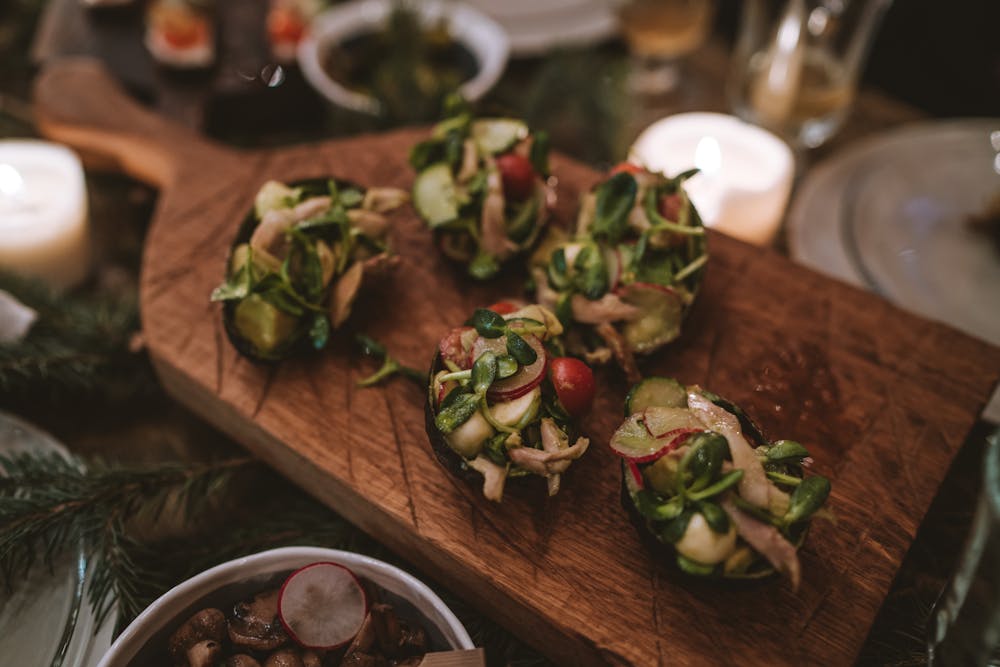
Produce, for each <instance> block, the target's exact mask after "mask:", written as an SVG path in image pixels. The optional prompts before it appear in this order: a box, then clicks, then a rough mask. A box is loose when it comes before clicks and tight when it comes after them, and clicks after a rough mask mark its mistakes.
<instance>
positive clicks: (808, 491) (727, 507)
mask: <svg viewBox="0 0 1000 667" xmlns="http://www.w3.org/2000/svg"><path fill="white" fill-rule="evenodd" d="M626 413H627V415H628V416H627V418H626V419H625V422H624V423H623V424H622V425H621V426H620V427H619V428H618V430H617V431H615V433H614V435H613V436H612V438H611V448H612V449H613V450H614V451H615V453H617V454H618V455H619V456H621V457H622V464H621V465H622V474H623V477H624V482H623V493H622V500H623V502H624V504H625V507H626V509H627V510H628V512H629V514H630V516H631V517H632V520H633V522H634V523H635V524H636V526H637V527H638V528H639V530H640V532H641V533H642V534H643V536H644V538H645V539H646V541H647V542H649V543H651V544H652V545H653V546H654V547H655V550H656V551H657V552H661V553H665V554H667V557H668V558H671V559H672V560H674V561H675V562H676V564H677V566H678V567H679V568H680V569H681V570H683V571H684V572H687V573H688V574H692V575H697V576H707V577H721V578H732V579H747V578H758V577H763V576H766V575H769V574H772V573H773V572H774V571H775V570H777V571H779V572H782V573H784V574H786V575H787V576H788V577H789V578H790V579H791V581H792V585H793V586H794V587H798V584H799V580H800V578H801V574H800V565H799V559H798V554H797V549H798V547H799V546H800V545H801V544H802V541H803V539H804V537H805V533H806V530H807V528H808V525H809V522H810V520H811V519H812V518H813V517H814V516H815V515H816V513H817V512H818V511H819V510H820V509H821V508H822V507H823V505H824V503H825V502H826V499H827V497H828V496H829V493H830V482H829V480H827V479H826V478H825V477H821V476H819V475H810V476H806V475H805V469H806V467H807V466H808V464H809V463H810V462H811V460H810V459H809V458H808V457H809V453H808V452H807V451H806V449H805V448H804V447H803V446H802V445H800V444H799V443H797V442H793V441H790V440H778V441H775V442H768V441H767V440H765V439H764V437H763V435H762V434H761V431H760V429H759V428H758V427H757V426H756V425H755V424H754V423H753V422H752V421H751V420H750V418H749V417H747V415H746V414H745V413H744V412H743V411H742V410H741V409H740V408H738V407H736V406H735V405H733V404H732V403H730V402H729V401H726V400H725V399H723V398H721V397H719V396H716V395H715V394H712V393H711V392H708V391H706V390H704V389H701V388H700V387H697V386H690V387H685V386H683V385H681V384H680V383H678V382H677V381H675V380H672V379H669V378H648V379H646V380H644V381H642V382H641V383H639V384H638V385H636V386H635V387H633V389H632V391H631V392H630V393H629V397H628V400H627V401H626Z"/></svg>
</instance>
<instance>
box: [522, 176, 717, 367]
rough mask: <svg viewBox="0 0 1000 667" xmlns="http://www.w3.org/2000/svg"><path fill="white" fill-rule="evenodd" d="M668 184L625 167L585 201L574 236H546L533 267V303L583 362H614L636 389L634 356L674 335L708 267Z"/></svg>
mask: <svg viewBox="0 0 1000 667" xmlns="http://www.w3.org/2000/svg"><path fill="white" fill-rule="evenodd" d="M694 173H696V172H695V171H687V172H684V173H681V174H678V175H677V176H675V177H673V178H667V177H666V176H664V175H662V174H656V173H653V172H650V171H648V170H645V169H642V168H640V167H637V166H635V165H631V164H628V163H623V164H621V165H619V166H618V167H616V168H615V169H614V170H613V171H612V174H611V175H610V176H609V177H608V178H606V179H605V180H604V181H603V182H601V183H600V184H598V185H597V187H596V188H594V190H593V191H592V192H590V193H589V194H587V195H586V196H584V198H583V201H582V203H581V207H580V213H579V216H578V219H577V225H576V230H575V234H574V235H573V236H572V237H570V236H569V235H568V234H566V233H565V232H563V231H560V230H556V229H553V230H550V232H549V234H548V236H547V238H546V239H545V240H544V241H543V242H542V243H541V244H540V246H539V248H538V249H537V250H536V251H535V253H534V255H533V256H532V259H531V266H532V282H533V284H534V288H535V298H536V300H537V301H538V302H539V303H541V304H543V305H545V306H548V307H550V308H552V309H553V310H554V311H555V312H556V314H557V315H558V316H559V319H560V320H561V321H562V323H563V325H564V326H566V328H567V336H566V339H567V348H568V349H569V351H570V352H571V353H573V354H576V355H579V356H581V357H583V358H584V359H586V360H587V362H588V363H604V362H607V361H610V360H611V359H612V358H614V359H616V361H617V362H618V363H619V364H620V365H621V366H622V368H623V369H624V370H625V372H626V375H627V376H628V377H629V379H631V380H632V381H638V379H639V377H640V376H639V373H638V370H637V368H636V363H635V358H634V355H635V354H636V353H648V352H652V351H653V350H656V349H658V348H659V347H661V346H662V345H665V344H666V343H669V342H670V341H672V340H674V339H675V338H676V337H677V336H678V335H680V328H681V320H682V319H683V317H684V315H685V314H686V313H687V311H688V309H689V308H690V306H691V304H692V303H693V301H694V299H695V296H696V295H697V292H698V288H699V285H700V284H701V279H702V274H703V273H704V266H705V263H706V262H707V260H708V254H707V249H706V243H705V228H704V226H703V225H702V222H701V219H700V218H699V216H698V212H697V211H696V210H695V208H694V206H693V205H692V204H691V202H690V200H689V199H688V197H687V193H686V192H685V191H684V188H683V184H684V181H685V180H686V179H688V178H690V177H691V176H692V175H693V174H694Z"/></svg>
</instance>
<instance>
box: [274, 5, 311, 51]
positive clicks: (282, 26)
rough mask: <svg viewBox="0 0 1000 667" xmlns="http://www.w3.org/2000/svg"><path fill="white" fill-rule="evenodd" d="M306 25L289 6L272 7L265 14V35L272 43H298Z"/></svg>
mask: <svg viewBox="0 0 1000 667" xmlns="http://www.w3.org/2000/svg"><path fill="white" fill-rule="evenodd" d="M305 29H306V26H305V24H304V23H303V22H302V19H301V18H300V17H299V15H298V13H297V12H296V11H295V10H294V9H291V8H290V7H274V8H273V9H272V10H271V11H270V12H269V13H268V15H267V35H268V37H269V38H270V40H271V43H272V44H298V42H299V40H300V39H302V33H304V32H305Z"/></svg>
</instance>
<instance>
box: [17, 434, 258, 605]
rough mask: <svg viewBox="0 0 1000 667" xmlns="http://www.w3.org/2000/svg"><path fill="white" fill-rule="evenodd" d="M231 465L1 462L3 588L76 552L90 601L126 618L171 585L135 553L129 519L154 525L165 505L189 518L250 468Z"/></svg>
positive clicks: (29, 458)
mask: <svg viewBox="0 0 1000 667" xmlns="http://www.w3.org/2000/svg"><path fill="white" fill-rule="evenodd" d="M251 463H252V461H251V460H250V459H233V460H228V461H221V462H217V463H206V464H199V465H194V466H190V467H185V466H181V465H177V464H160V465H158V466H150V467H141V468H140V467H137V468H125V467H120V466H111V465H107V464H104V463H101V462H93V463H91V464H89V465H88V466H87V467H86V468H85V467H84V466H83V465H82V464H81V462H80V461H78V460H76V459H72V458H69V459H63V458H62V457H59V456H58V455H38V454H19V455H14V456H0V469H2V470H3V471H4V472H5V474H6V476H5V477H4V478H0V575H2V576H3V578H4V582H5V583H6V584H7V585H8V586H9V585H10V584H11V582H12V581H14V580H15V579H16V578H18V577H22V576H24V575H26V574H27V573H28V571H30V570H31V568H32V567H34V566H35V565H36V564H37V563H38V560H39V559H38V555H39V554H40V555H41V556H42V558H41V560H42V562H44V563H45V564H46V565H51V563H52V560H53V559H54V558H55V556H56V555H58V554H60V553H63V552H65V551H67V550H68V549H71V548H76V547H79V546H82V547H83V548H84V550H85V552H86V553H87V554H89V555H91V556H92V557H93V560H94V567H93V568H92V579H91V582H90V585H89V588H88V595H89V597H90V599H91V602H92V604H93V605H94V607H95V609H96V610H97V616H98V618H101V619H103V618H105V617H106V616H107V614H108V613H109V612H110V610H111V608H112V607H114V606H117V608H118V611H119V616H120V617H121V618H132V617H134V615H135V614H136V613H138V611H139V610H141V609H142V608H143V607H144V606H145V605H146V604H148V602H149V601H150V599H151V598H150V595H151V594H153V593H155V594H158V593H159V592H162V590H165V588H164V586H165V585H167V584H169V583H170V582H169V581H164V580H163V579H162V578H160V577H158V576H157V570H155V569H153V568H150V567H147V566H145V564H144V563H142V562H141V561H140V560H138V559H136V558H135V557H134V554H136V553H139V552H140V551H141V549H140V545H139V543H138V542H136V541H135V540H134V539H133V538H132V537H131V536H130V523H129V522H130V521H132V520H133V519H137V518H147V519H153V520H155V519H156V518H157V517H159V515H160V514H161V513H162V511H163V509H164V508H165V507H166V506H167V504H168V503H172V506H176V507H177V508H178V509H179V511H180V512H181V513H182V515H183V516H184V517H191V516H194V515H195V514H196V513H197V512H199V511H200V510H201V508H203V507H205V506H206V505H207V503H208V502H209V501H210V500H211V499H212V498H213V497H215V496H216V495H218V494H219V493H220V492H221V491H223V490H224V486H225V482H226V480H227V479H228V478H229V476H230V475H231V473H232V472H234V471H236V470H239V469H242V468H244V467H246V466H248V465H250V464H251Z"/></svg>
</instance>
